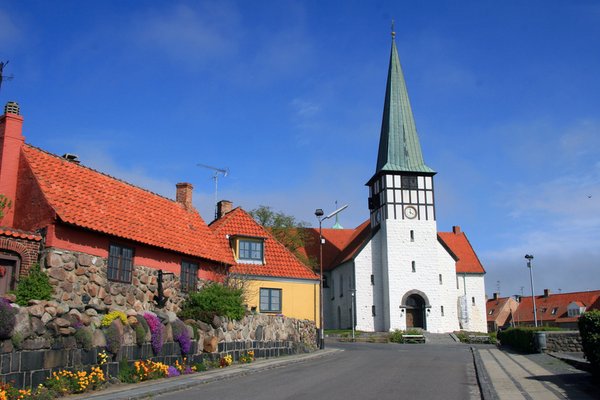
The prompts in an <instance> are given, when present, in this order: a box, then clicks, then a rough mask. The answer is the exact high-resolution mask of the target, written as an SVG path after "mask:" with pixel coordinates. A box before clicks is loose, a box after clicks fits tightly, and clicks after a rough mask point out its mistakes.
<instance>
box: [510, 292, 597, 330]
mask: <svg viewBox="0 0 600 400" xmlns="http://www.w3.org/2000/svg"><path fill="white" fill-rule="evenodd" d="M599 299H600V290H593V291H589V292H572V293H558V294H549V295H548V297H545V296H543V295H542V296H535V306H536V308H537V318H538V322H540V321H541V322H543V323H546V322H557V323H560V322H570V321H576V320H577V318H578V317H569V315H568V313H567V307H568V306H569V304H571V303H572V302H576V303H577V302H580V303H582V304H583V305H584V306H585V307H586V311H589V310H593V309H597V305H598V304H599ZM595 307H596V308H595ZM554 308H556V309H557V311H556V313H555V314H554V315H553V314H552V310H553V309H554ZM544 309H545V310H544ZM542 310H544V311H542ZM514 321H515V322H516V321H519V322H521V323H533V321H534V318H533V301H532V299H531V296H528V297H522V298H521V301H520V302H519V308H518V309H517V312H516V313H515V316H514Z"/></svg>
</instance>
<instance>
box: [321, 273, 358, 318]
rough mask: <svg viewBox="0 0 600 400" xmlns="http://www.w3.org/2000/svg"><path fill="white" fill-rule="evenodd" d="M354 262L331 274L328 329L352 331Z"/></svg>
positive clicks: (327, 300) (329, 277)
mask: <svg viewBox="0 0 600 400" xmlns="http://www.w3.org/2000/svg"><path fill="white" fill-rule="evenodd" d="M353 275H354V274H353V265H352V261H348V262H346V263H344V264H341V265H339V266H337V267H336V268H335V269H333V270H331V271H330V272H329V276H328V286H329V291H328V297H326V298H325V301H326V302H327V304H328V306H329V307H328V308H329V312H328V316H329V319H325V328H326V329H350V328H351V327H352V314H351V308H352V292H351V290H352V289H354V276H353Z"/></svg>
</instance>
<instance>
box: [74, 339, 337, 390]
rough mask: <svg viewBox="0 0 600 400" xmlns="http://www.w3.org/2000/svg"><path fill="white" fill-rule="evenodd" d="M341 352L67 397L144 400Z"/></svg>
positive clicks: (238, 366) (261, 361)
mask: <svg viewBox="0 0 600 400" xmlns="http://www.w3.org/2000/svg"><path fill="white" fill-rule="evenodd" d="M338 351H342V350H339V349H325V350H317V351H315V352H314V353H307V354H299V355H294V356H284V357H277V358H268V359H259V360H257V361H255V362H253V363H251V364H235V365H232V366H231V367H227V368H222V369H212V370H209V371H206V372H200V373H197V374H191V375H183V376H178V377H175V378H164V379H158V380H154V381H146V382H140V383H134V384H118V385H113V386H110V387H109V388H108V389H105V390H102V391H98V392H90V393H84V394H81V395H74V396H69V397H66V399H69V400H79V399H93V400H121V399H127V400H133V399H145V398H149V397H151V396H155V395H159V394H165V393H170V392H174V391H176V390H182V389H187V388H190V387H193V386H198V385H202V384H205V383H209V382H214V381H220V380H223V379H229V378H234V377H237V376H241V375H249V374H254V373H256V372H260V371H264V370H267V369H272V368H279V367H283V366H286V365H290V364H295V363H301V362H305V361H308V360H311V359H315V358H319V357H324V356H326V355H329V354H332V353H336V352H338Z"/></svg>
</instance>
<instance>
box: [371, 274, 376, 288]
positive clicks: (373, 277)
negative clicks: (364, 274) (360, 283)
mask: <svg viewBox="0 0 600 400" xmlns="http://www.w3.org/2000/svg"><path fill="white" fill-rule="evenodd" d="M374 284H375V275H373V274H371V285H374Z"/></svg>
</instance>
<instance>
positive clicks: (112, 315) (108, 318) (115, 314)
mask: <svg viewBox="0 0 600 400" xmlns="http://www.w3.org/2000/svg"><path fill="white" fill-rule="evenodd" d="M117 318H118V319H120V320H121V322H122V323H123V325H127V315H125V313H124V312H123V311H111V312H109V313H108V314H106V315H105V316H104V318H102V323H101V325H102V326H103V327H105V328H106V327H107V326H110V324H111V323H112V322H113V321H114V320H115V319H117Z"/></svg>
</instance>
